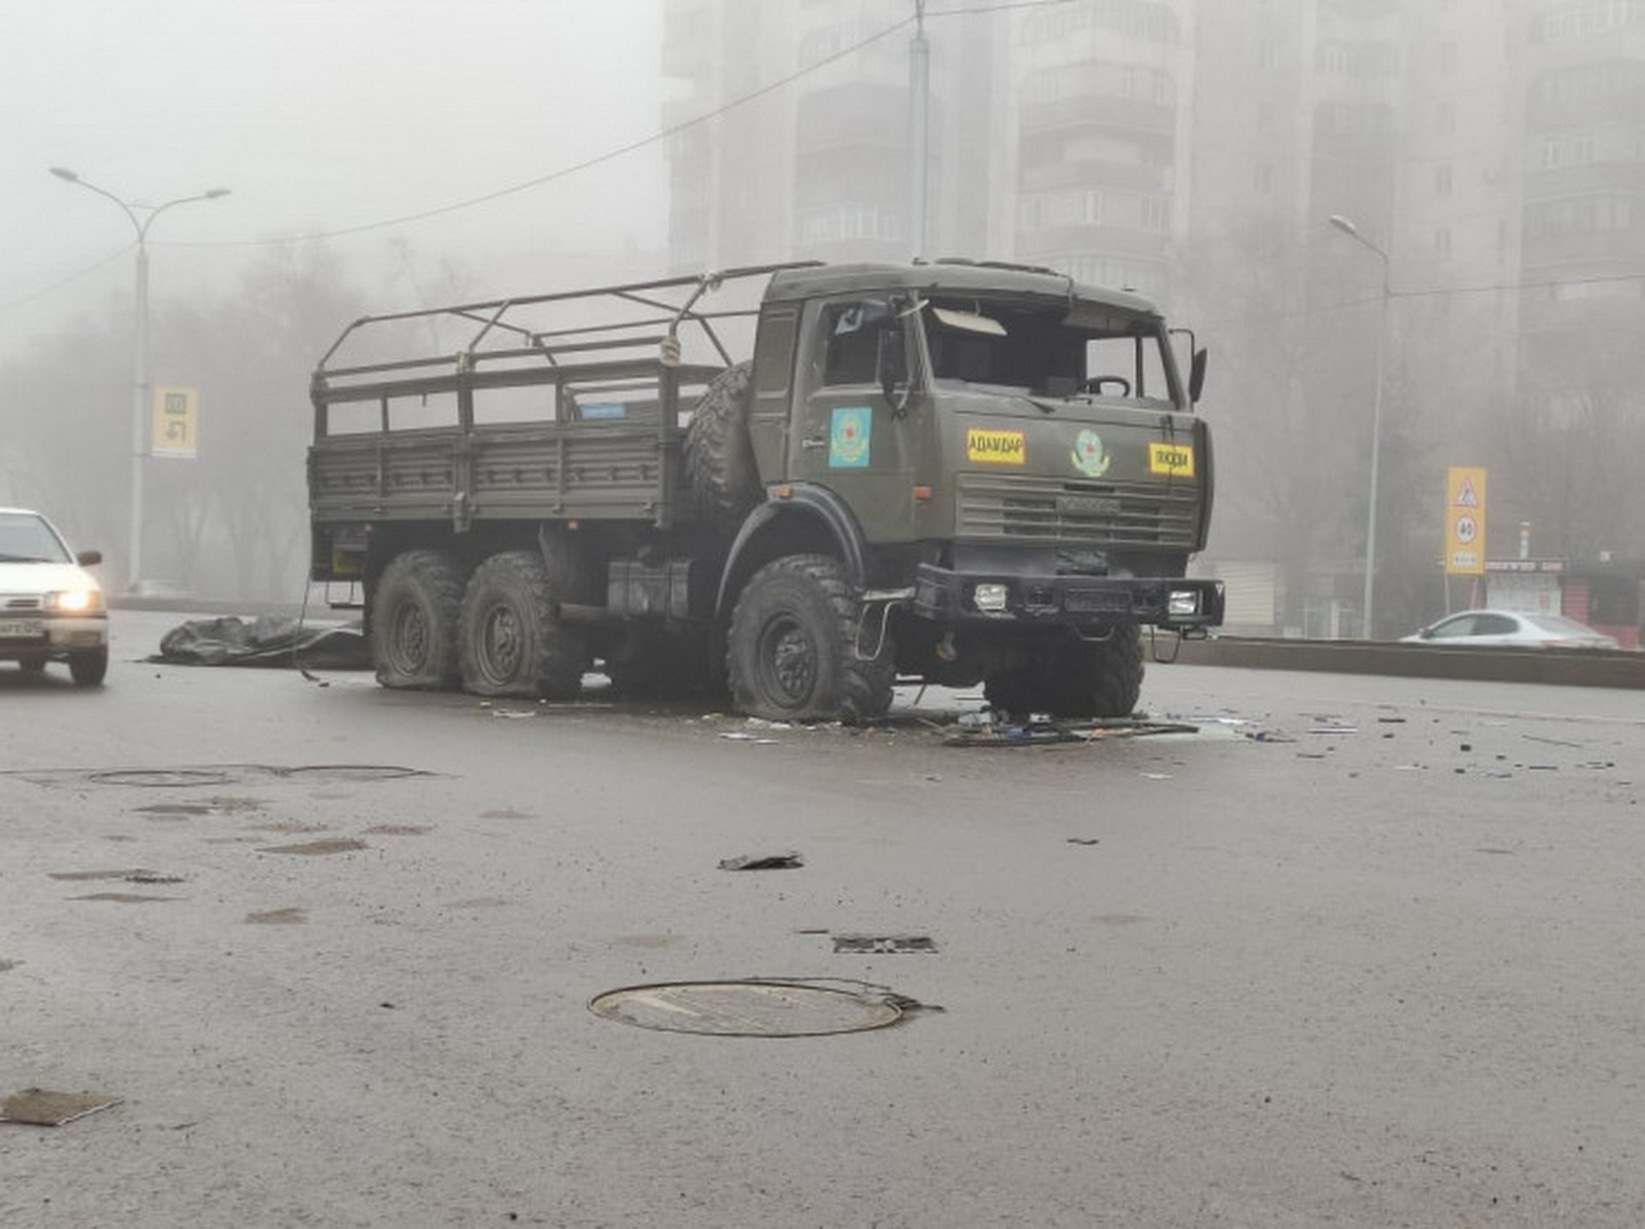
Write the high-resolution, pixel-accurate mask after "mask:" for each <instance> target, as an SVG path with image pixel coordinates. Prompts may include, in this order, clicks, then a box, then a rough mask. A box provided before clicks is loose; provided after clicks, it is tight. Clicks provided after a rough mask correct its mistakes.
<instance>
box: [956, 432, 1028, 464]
mask: <svg viewBox="0 0 1645 1229" xmlns="http://www.w3.org/2000/svg"><path fill="white" fill-rule="evenodd" d="M965 459H966V460H967V461H972V462H981V463H983V464H985V465H1025V464H1027V462H1028V441H1027V439H1026V438H1025V437H1024V436H1023V433H1022V432H1021V431H994V430H990V429H989V428H987V427H967V428H966V429H965Z"/></svg>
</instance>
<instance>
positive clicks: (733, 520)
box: [685, 363, 760, 524]
mask: <svg viewBox="0 0 1645 1229" xmlns="http://www.w3.org/2000/svg"><path fill="white" fill-rule="evenodd" d="M749 375H750V364H748V363H738V364H737V365H736V366H734V367H727V368H726V369H725V370H724V371H722V372H720V374H719V375H717V376H715V377H714V378H713V380H711V381H709V384H708V387H707V388H706V389H705V390H703V395H702V396H701V397H700V398H699V399H698V401H697V404H696V405H695V406H694V407H693V408H692V411H691V423H690V425H689V426H688V427H687V428H686V433H685V472H686V477H687V480H688V481H689V483H690V487H691V495H692V499H693V500H694V501H695V502H696V504H697V505H698V507H699V508H701V509H702V510H703V511H704V512H706V513H707V514H708V515H710V516H711V517H714V518H715V519H717V520H719V521H721V522H722V523H725V524H737V523H739V522H741V520H742V518H743V517H745V516H747V515H748V513H749V511H750V509H752V508H753V507H754V505H755V504H757V503H759V501H760V475H759V469H758V467H757V466H756V465H755V464H754V445H753V443H752V442H751V441H750V439H749V435H748V415H749V407H750V405H751V403H752V398H753V394H752V390H751V389H750V387H749Z"/></svg>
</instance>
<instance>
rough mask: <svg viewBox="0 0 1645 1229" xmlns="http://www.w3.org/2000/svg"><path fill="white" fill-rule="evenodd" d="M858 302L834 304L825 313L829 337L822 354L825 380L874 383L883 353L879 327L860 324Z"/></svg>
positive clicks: (824, 325)
mask: <svg viewBox="0 0 1645 1229" xmlns="http://www.w3.org/2000/svg"><path fill="white" fill-rule="evenodd" d="M860 311H861V309H860V308H859V306H858V305H857V304H855V303H847V304H844V305H842V306H839V307H831V308H829V309H828V311H827V312H826V313H825V314H824V316H823V335H824V337H825V338H826V339H827V344H826V349H825V353H824V356H823V383H824V384H872V383H873V382H874V379H875V370H876V368H877V366H878V364H879V357H880V329H879V328H878V327H875V326H872V325H860V324H859V323H857V322H856V320H855V316H856V314H860Z"/></svg>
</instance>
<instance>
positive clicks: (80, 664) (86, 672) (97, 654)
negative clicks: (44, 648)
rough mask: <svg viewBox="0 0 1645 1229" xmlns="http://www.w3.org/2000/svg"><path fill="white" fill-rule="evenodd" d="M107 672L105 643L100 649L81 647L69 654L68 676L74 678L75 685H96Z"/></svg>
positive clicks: (107, 653) (107, 661)
mask: <svg viewBox="0 0 1645 1229" xmlns="http://www.w3.org/2000/svg"><path fill="white" fill-rule="evenodd" d="M108 672H109V651H108V646H107V645H104V646H103V647H102V648H100V649H82V650H80V651H79V652H75V653H70V654H69V677H70V678H72V679H73V680H74V682H75V685H76V686H77V687H96V686H97V685H98V684H99V683H101V682H102V681H103V676H104V675H106V674H107V673H108Z"/></svg>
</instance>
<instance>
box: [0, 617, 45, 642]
mask: <svg viewBox="0 0 1645 1229" xmlns="http://www.w3.org/2000/svg"><path fill="white" fill-rule="evenodd" d="M45 634H46V627H45V624H43V623H41V622H40V620H39V619H0V640H39V639H40V638H41V637H43V636H44V635H45Z"/></svg>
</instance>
